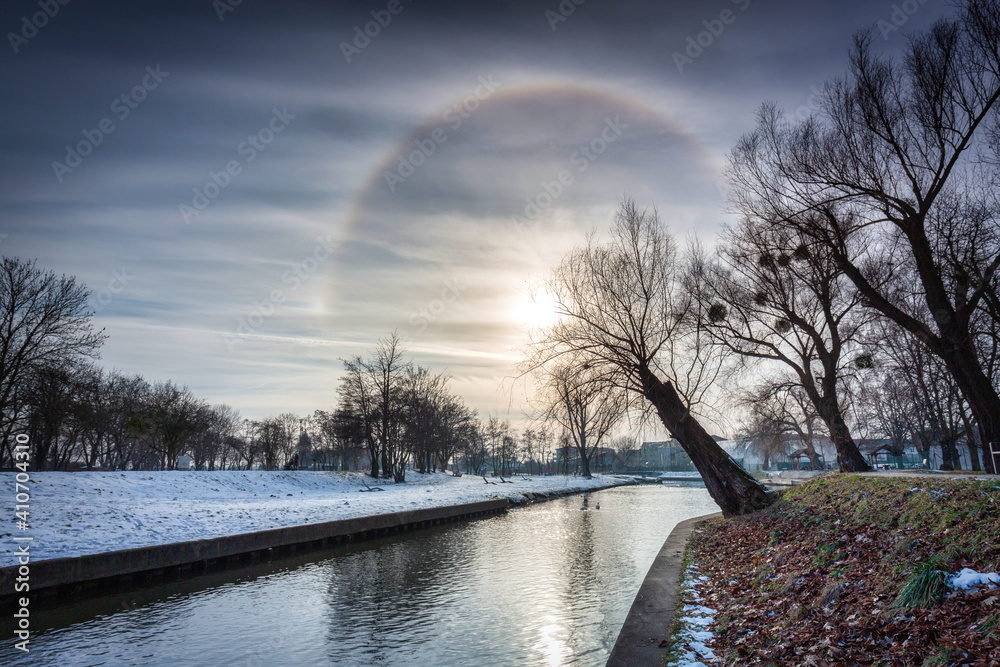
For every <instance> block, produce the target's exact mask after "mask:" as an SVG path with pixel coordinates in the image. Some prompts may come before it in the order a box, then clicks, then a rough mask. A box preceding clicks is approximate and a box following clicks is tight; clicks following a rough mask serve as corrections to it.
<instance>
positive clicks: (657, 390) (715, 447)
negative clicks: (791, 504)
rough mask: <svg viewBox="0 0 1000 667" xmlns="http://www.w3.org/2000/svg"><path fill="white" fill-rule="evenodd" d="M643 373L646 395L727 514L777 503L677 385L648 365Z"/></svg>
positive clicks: (735, 514)
mask: <svg viewBox="0 0 1000 667" xmlns="http://www.w3.org/2000/svg"><path fill="white" fill-rule="evenodd" d="M639 374H640V378H641V380H642V393H643V396H645V397H646V399H647V400H648V401H649V402H650V403H652V404H653V407H655V408H656V412H657V414H658V415H659V417H660V421H661V422H663V425H664V426H666V427H667V430H668V431H670V434H671V435H672V436H673V437H674V438H676V439H677V441H678V442H679V443H680V445H681V447H683V448H684V451H685V452H686V453H687V455H688V456H689V457H690V458H691V462H692V463H693V464H694V466H695V468H697V469H698V472H699V473H701V477H702V479H703V480H704V482H705V486H706V487H707V488H708V493H709V494H710V495H711V496H712V500H714V501H715V502H716V504H717V505H718V506H719V507H720V508H721V509H722V514H723V515H724V516H726V517H727V518H728V517H732V516H738V515H741V514H750V513H751V512H756V511H757V510H759V509H763V508H765V507H767V506H768V505H770V504H771V503H773V502H774V500H775V495H774V494H773V493H771V492H769V491H768V490H767V489H765V488H764V485H763V484H761V483H760V482H758V481H757V480H756V479H754V478H753V477H752V476H751V475H750V473H748V472H747V471H746V470H744V469H743V468H741V467H740V466H739V465H738V464H737V463H736V462H735V461H733V459H732V458H730V456H729V455H728V454H726V452H725V451H723V449H722V448H721V447H719V444H718V443H717V442H716V441H715V440H713V439H712V436H710V435H709V434H708V432H707V431H706V430H705V429H704V428H702V426H701V424H699V423H698V421H697V420H696V419H695V418H694V416H692V415H691V413H690V412H688V409H687V406H686V405H685V404H684V402H683V401H682V400H681V397H680V396H679V395H678V394H677V392H676V391H675V390H674V387H673V385H671V384H670V383H669V382H661V381H660V380H659V378H657V377H656V376H655V375H654V374H653V372H652V371H651V370H649V369H648V368H640V369H639Z"/></svg>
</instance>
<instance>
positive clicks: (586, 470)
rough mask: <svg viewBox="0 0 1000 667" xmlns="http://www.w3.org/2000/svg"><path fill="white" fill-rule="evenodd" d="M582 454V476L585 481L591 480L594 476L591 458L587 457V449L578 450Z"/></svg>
mask: <svg viewBox="0 0 1000 667" xmlns="http://www.w3.org/2000/svg"><path fill="white" fill-rule="evenodd" d="M577 451H578V452H579V453H580V475H581V476H582V477H584V478H585V479H590V478H591V477H593V475H591V474H590V457H588V456H587V452H586V450H585V449H577Z"/></svg>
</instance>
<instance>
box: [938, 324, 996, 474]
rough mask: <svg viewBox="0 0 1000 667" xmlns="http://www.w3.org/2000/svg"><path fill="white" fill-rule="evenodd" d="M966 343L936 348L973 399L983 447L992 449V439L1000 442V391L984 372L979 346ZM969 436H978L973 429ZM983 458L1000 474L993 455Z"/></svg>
mask: <svg viewBox="0 0 1000 667" xmlns="http://www.w3.org/2000/svg"><path fill="white" fill-rule="evenodd" d="M970 338H971V337H970ZM966 347H967V346H966V345H951V346H943V348H942V349H940V350H935V351H936V352H938V353H939V355H940V356H941V358H942V359H943V360H944V362H945V365H946V366H947V367H948V370H949V371H951V374H952V376H954V378H955V384H957V385H958V388H959V389H960V390H961V391H962V395H963V396H964V397H965V400H966V401H967V402H968V403H969V408H970V409H971V410H972V414H973V416H974V417H975V418H976V423H977V424H979V433H980V436H981V441H982V445H983V451H984V452H986V453H988V452H989V443H991V442H1000V395H998V394H997V390H996V388H995V387H994V386H993V383H992V382H990V379H989V378H988V377H987V376H986V374H985V373H984V372H983V369H982V366H981V365H980V364H979V360H978V358H977V357H976V353H975V350H969V349H966ZM969 438H970V439H972V440H974V438H972V434H971V433H970V434H969ZM970 449H971V448H970ZM983 458H984V459H985V461H983V463H984V466H983V468H984V469H985V471H986V472H988V473H991V474H996V472H997V471H996V469H995V468H994V464H993V461H992V458H993V457H991V456H989V455H987V456H984V457H983Z"/></svg>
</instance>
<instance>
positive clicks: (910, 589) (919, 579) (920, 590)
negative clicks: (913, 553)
mask: <svg viewBox="0 0 1000 667" xmlns="http://www.w3.org/2000/svg"><path fill="white" fill-rule="evenodd" d="M945 576H946V574H945V572H944V571H943V570H942V569H941V567H940V564H939V563H938V561H937V560H936V559H933V558H932V559H930V560H928V561H926V562H924V563H921V564H920V565H919V566H917V569H916V571H915V572H914V573H913V576H912V577H910V579H909V581H907V582H906V584H905V585H904V586H903V588H902V590H901V591H900V592H899V597H898V598H896V606H897V607H907V608H914V607H930V606H933V605H934V604H935V603H936V602H937V601H938V600H940V599H941V598H942V597H944V594H945V592H946V591H947V589H948V585H947V583H946V580H945Z"/></svg>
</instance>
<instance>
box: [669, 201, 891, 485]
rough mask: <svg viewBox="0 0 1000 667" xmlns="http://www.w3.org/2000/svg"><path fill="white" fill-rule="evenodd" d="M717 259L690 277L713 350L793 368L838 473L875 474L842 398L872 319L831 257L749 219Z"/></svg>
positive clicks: (792, 233)
mask: <svg viewBox="0 0 1000 667" xmlns="http://www.w3.org/2000/svg"><path fill="white" fill-rule="evenodd" d="M718 254H719V258H720V260H719V261H718V262H715V263H709V262H707V260H705V259H704V255H703V254H701V253H698V254H697V255H696V256H697V259H696V260H695V261H693V262H692V265H693V267H694V269H693V270H692V272H691V273H692V275H691V276H690V277H689V281H690V283H691V289H692V291H694V292H695V293H696V294H698V295H699V298H700V300H701V301H702V303H703V306H704V309H703V311H702V312H704V313H705V315H706V317H705V320H706V321H705V327H706V330H707V331H708V332H709V333H710V334H711V335H712V339H713V342H714V343H715V345H716V346H717V347H719V348H720V349H722V350H724V351H726V352H728V353H731V354H735V355H738V356H739V357H741V358H742V359H743V360H744V361H745V362H746V361H749V362H757V363H760V362H777V363H779V364H781V365H783V366H785V367H786V368H788V369H790V370H791V371H792V372H793V373H794V376H795V378H796V384H797V385H798V386H800V387H801V388H802V390H803V391H804V393H805V395H806V396H807V397H808V398H809V400H810V401H812V403H813V406H815V410H816V412H817V413H818V414H819V415H820V417H821V418H822V419H823V421H824V423H825V424H826V428H827V430H828V432H829V434H830V440H831V441H832V442H833V444H834V446H835V447H836V449H837V462H838V464H839V466H840V469H841V470H842V471H845V472H864V471H867V470H870V469H871V468H870V466H869V465H868V463H867V462H866V461H865V459H864V457H863V456H862V455H861V452H860V451H858V447H857V445H856V444H855V442H854V438H853V437H852V435H851V432H850V429H849V427H848V425H847V421H846V420H845V418H844V407H843V404H842V400H841V394H842V393H843V390H844V387H843V382H844V379H845V375H847V374H848V373H849V372H850V370H851V369H852V366H851V359H852V355H851V354H850V352H851V350H852V349H856V348H857V346H858V337H859V334H860V332H861V331H862V329H863V327H864V325H865V323H866V322H867V321H869V320H870V319H871V317H870V314H869V313H868V312H867V311H865V310H864V309H862V308H861V304H860V297H859V296H858V294H857V291H856V290H855V289H853V286H852V285H851V284H850V281H849V280H848V279H847V278H846V276H845V275H844V274H843V273H842V272H841V271H840V269H839V268H838V266H837V263H836V261H835V260H834V259H833V257H832V256H831V253H830V252H829V251H828V250H827V249H826V248H825V247H823V246H822V245H820V244H817V243H814V242H812V241H811V239H810V238H809V237H807V236H804V235H803V234H801V233H800V232H798V231H797V230H795V229H789V228H787V227H782V226H775V225H769V224H765V223H763V222H761V221H760V220H757V219H752V218H749V219H745V220H744V221H743V222H742V223H740V224H739V225H737V226H736V227H735V228H731V229H728V230H726V232H725V233H724V234H723V242H722V244H720V246H719V253H718ZM855 354H857V352H855Z"/></svg>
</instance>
